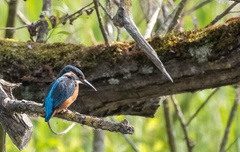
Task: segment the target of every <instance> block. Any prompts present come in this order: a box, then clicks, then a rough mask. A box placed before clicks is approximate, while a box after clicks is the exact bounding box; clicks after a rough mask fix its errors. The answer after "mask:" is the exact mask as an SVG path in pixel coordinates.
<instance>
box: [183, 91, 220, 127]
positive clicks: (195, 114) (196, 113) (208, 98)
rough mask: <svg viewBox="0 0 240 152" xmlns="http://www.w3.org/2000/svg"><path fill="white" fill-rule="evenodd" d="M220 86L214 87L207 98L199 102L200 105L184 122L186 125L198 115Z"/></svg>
mask: <svg viewBox="0 0 240 152" xmlns="http://www.w3.org/2000/svg"><path fill="white" fill-rule="evenodd" d="M219 89H220V88H217V89H215V90H214V91H213V92H212V93H211V94H210V95H209V96H208V97H207V99H206V100H205V101H204V102H203V103H202V104H201V106H200V107H199V108H198V109H197V111H196V112H195V113H194V114H193V115H192V116H191V117H190V119H189V120H188V122H187V123H186V126H188V125H189V124H190V123H191V121H192V120H193V119H194V118H195V117H196V116H197V115H198V113H199V112H200V111H201V109H202V108H203V107H204V106H205V105H206V104H207V103H208V101H209V100H210V99H211V97H212V96H213V95H214V94H215V93H216V92H217V91H218V90H219Z"/></svg>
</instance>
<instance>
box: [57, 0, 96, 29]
mask: <svg viewBox="0 0 240 152" xmlns="http://www.w3.org/2000/svg"><path fill="white" fill-rule="evenodd" d="M92 4H93V2H91V3H89V4H88V5H86V6H84V7H82V8H81V9H79V10H78V11H76V12H74V13H73V14H70V15H65V16H63V17H61V18H60V19H59V23H57V24H65V23H66V22H67V21H68V20H69V21H70V24H72V22H73V21H74V20H76V19H77V18H78V17H79V16H81V15H82V13H83V12H84V11H90V12H89V13H91V12H92V11H91V10H93V9H94V6H93V7H90V8H88V7H89V6H91V5H92Z"/></svg>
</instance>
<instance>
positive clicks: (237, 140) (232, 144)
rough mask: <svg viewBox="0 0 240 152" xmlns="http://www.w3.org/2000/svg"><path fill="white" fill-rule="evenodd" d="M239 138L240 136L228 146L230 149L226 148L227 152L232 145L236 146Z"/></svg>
mask: <svg viewBox="0 0 240 152" xmlns="http://www.w3.org/2000/svg"><path fill="white" fill-rule="evenodd" d="M239 138H240V135H238V136H237V138H236V139H235V140H234V141H233V142H232V143H231V144H230V145H229V146H228V148H226V150H225V152H226V151H228V150H229V149H230V148H231V147H232V145H234V144H235V143H236V142H237V141H238V139H239Z"/></svg>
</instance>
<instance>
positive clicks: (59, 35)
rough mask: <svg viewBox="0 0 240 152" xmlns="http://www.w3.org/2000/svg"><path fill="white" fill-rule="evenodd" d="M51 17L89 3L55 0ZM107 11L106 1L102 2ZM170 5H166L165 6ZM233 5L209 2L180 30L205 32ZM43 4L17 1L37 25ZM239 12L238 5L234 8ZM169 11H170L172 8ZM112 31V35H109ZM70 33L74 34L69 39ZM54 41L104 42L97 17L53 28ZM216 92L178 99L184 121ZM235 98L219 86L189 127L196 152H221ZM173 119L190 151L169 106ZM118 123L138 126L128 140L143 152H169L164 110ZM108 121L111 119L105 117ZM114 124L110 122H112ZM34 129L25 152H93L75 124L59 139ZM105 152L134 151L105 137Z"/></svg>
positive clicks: (1, 6) (23, 37)
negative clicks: (204, 28)
mask: <svg viewBox="0 0 240 152" xmlns="http://www.w3.org/2000/svg"><path fill="white" fill-rule="evenodd" d="M52 2H53V12H52V13H53V15H56V14H60V16H62V15H64V14H66V13H68V14H71V13H74V12H75V11H77V10H78V9H80V8H81V7H83V6H85V5H87V4H89V2H91V1H67V0H53V1H52ZM100 2H101V3H102V4H103V5H104V6H105V5H106V3H107V1H106V0H100ZM179 2H180V0H176V1H175V2H174V3H173V4H174V6H177V4H178V3H179ZM201 2H203V0H196V1H189V2H188V3H187V5H186V7H185V10H188V9H190V8H192V7H194V6H196V5H197V4H199V3H201ZM139 3H140V1H138V0H133V11H132V13H133V18H134V21H135V23H136V24H137V26H138V28H139V30H140V32H142V33H144V31H145V29H146V23H147V21H146V19H145V17H144V14H143V11H142V10H141V6H140V4H139ZM164 4H166V5H167V1H164ZM229 5H230V2H228V1H224V0H218V1H212V2H211V3H209V4H207V5H205V6H204V7H201V8H199V9H198V10H196V11H194V12H193V13H191V14H189V15H188V16H185V17H184V18H183V22H184V24H183V25H182V30H192V29H194V26H196V23H194V22H193V18H196V20H197V27H198V28H203V27H205V26H206V25H207V24H208V23H210V22H211V21H212V20H213V19H214V18H215V17H216V16H217V15H218V14H220V13H221V12H223V11H224V10H225V9H226V8H227V7H228V6H229ZM41 8H42V1H40V0H27V1H26V2H24V1H19V4H18V10H19V11H21V12H22V13H23V14H24V15H25V17H26V18H27V19H28V20H29V21H30V22H34V21H37V20H38V19H39V15H40V13H41ZM237 8H238V9H239V6H238V7H236V8H235V9H236V10H237ZM111 11H112V12H111V14H112V15H113V14H114V13H115V12H116V7H113V8H112V10H111ZM169 11H170V12H171V11H172V10H171V9H169ZM7 12H8V5H7V4H6V2H5V1H4V0H0V14H1V15H0V16H1V17H0V21H1V22H0V27H5V26H6V20H7V16H8V14H7ZM101 14H102V15H103V17H104V19H105V25H106V27H107V25H108V24H109V22H108V19H106V16H105V14H104V12H103V11H102V10H101ZM236 15H237V14H228V15H227V16H226V17H224V18H223V19H221V20H220V21H219V22H218V24H220V23H224V22H225V21H226V19H227V18H230V17H233V16H236ZM20 26H23V23H22V22H20V20H19V19H17V18H16V27H20ZM108 28H109V31H110V40H111V41H112V42H114V41H116V36H117V33H116V31H117V30H116V28H114V27H111V26H110V25H109V26H108ZM111 28H112V32H111ZM67 32H69V33H71V35H69V34H66V33H67ZM4 34H5V31H4V30H0V37H1V38H4ZM14 39H16V40H19V41H28V40H29V33H28V31H27V29H26V28H24V29H20V30H16V31H15V35H14ZM120 39H121V40H130V39H131V38H130V37H129V36H128V35H127V34H126V32H125V31H123V32H122V34H121V37H120ZM53 42H69V43H81V44H84V45H87V46H91V45H96V44H101V43H104V40H103V37H102V34H101V31H100V29H99V25H98V21H97V17H96V13H95V12H93V13H92V14H91V15H87V14H86V13H84V14H83V15H82V16H80V17H79V18H78V19H77V20H75V21H74V22H73V25H69V24H66V25H59V26H58V27H57V28H56V29H54V31H53V34H52V35H51V37H50V38H49V40H48V43H53ZM213 91H214V89H208V90H203V91H198V92H194V93H184V94H178V95H175V96H176V99H177V100H178V102H179V104H180V106H181V108H182V111H183V114H184V117H185V119H186V120H188V119H189V118H190V117H191V116H192V115H193V113H194V112H195V111H196V110H197V108H198V107H199V106H200V105H201V104H202V103H203V102H204V101H205V100H206V99H207V97H208V96H209V95H210V94H211V93H212V92H213ZM235 96H236V93H235V88H234V87H233V86H226V87H221V88H220V89H219V90H218V91H217V92H216V93H215V94H214V95H213V97H212V98H211V99H210V101H209V102H208V103H207V104H206V106H205V107H204V108H203V109H202V110H201V111H200V113H199V114H198V115H197V117H196V118H194V119H193V121H192V122H191V124H190V125H189V126H188V127H187V130H188V133H189V137H190V138H191V140H193V142H194V143H195V147H194V149H193V151H194V152H206V151H209V152H214V151H219V147H220V143H221V140H222V137H223V134H224V130H225V127H226V124H227V120H228V116H229V113H230V110H231V107H232V105H233V102H234V99H235ZM169 106H170V114H171V117H172V121H173V130H174V136H175V140H176V147H177V150H178V151H179V152H185V151H187V147H186V141H185V140H184V135H183V131H182V128H181V125H180V122H179V120H178V118H177V115H176V111H175V110H174V107H173V104H172V102H169ZM239 115H240V112H239V110H238V112H237V115H236V117H235V118H234V122H233V125H232V127H231V130H230V134H229V140H228V143H227V147H228V146H229V145H230V144H231V143H232V142H233V141H234V140H235V139H236V138H237V137H238V136H240V132H239V131H240V128H239V125H238V124H239V121H240V120H239ZM114 118H115V119H116V120H118V121H121V120H123V119H127V120H129V122H130V123H131V124H132V125H133V126H134V128H135V133H134V134H133V135H130V136H129V137H130V138H131V139H132V140H133V142H134V144H135V145H136V146H137V148H138V149H139V151H140V152H169V151H170V150H169V145H168V138H167V133H166V128H165V119H164V110H163V106H160V108H159V109H158V111H157V113H156V114H155V118H143V117H138V116H114ZM106 119H109V118H106ZM109 120H110V119H109ZM32 122H33V124H34V132H33V138H32V140H31V142H30V144H29V145H28V146H27V148H26V149H24V150H23V152H42V151H44V152H45V151H47V152H66V151H70V152H85V151H86V152H88V151H92V150H93V148H92V142H93V129H92V128H89V127H86V126H81V125H76V126H75V127H74V128H73V129H72V130H71V131H70V132H69V133H67V134H66V135H61V136H56V135H54V134H53V133H51V132H50V130H49V128H48V126H47V124H46V123H45V122H44V120H43V119H42V118H32ZM52 124H53V126H54V128H55V129H57V130H59V131H62V130H64V129H66V128H67V126H69V125H70V124H71V123H69V122H65V121H62V120H59V119H54V121H52ZM104 141H105V149H106V151H107V152H131V151H134V150H133V149H132V147H131V146H130V145H129V143H128V142H127V141H126V140H125V138H124V136H123V135H122V134H120V133H111V132H105V137H104ZM6 148H7V151H8V152H15V151H18V150H17V148H16V147H15V146H14V145H13V144H12V142H11V140H10V139H9V137H7V143H6ZM228 151H229V152H237V151H240V140H237V142H235V143H234V144H233V146H232V147H231V148H230V149H229V150H228Z"/></svg>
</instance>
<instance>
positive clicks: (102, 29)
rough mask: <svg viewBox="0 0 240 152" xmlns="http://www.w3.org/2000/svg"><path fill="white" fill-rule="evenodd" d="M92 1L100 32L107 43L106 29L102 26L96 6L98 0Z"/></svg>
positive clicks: (97, 5)
mask: <svg viewBox="0 0 240 152" xmlns="http://www.w3.org/2000/svg"><path fill="white" fill-rule="evenodd" d="M93 3H94V6H95V10H96V14H97V19H98V23H99V27H100V30H101V32H102V35H103V38H104V41H105V44H108V42H109V40H108V36H107V32H106V30H105V29H104V27H103V23H102V17H101V14H100V12H99V9H98V7H99V6H100V5H99V0H93Z"/></svg>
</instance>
